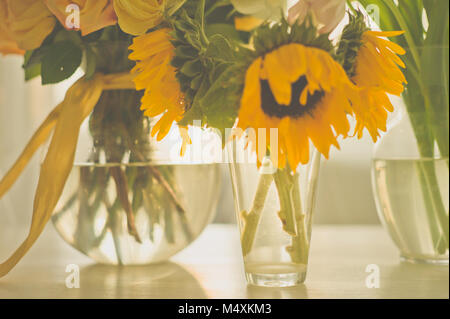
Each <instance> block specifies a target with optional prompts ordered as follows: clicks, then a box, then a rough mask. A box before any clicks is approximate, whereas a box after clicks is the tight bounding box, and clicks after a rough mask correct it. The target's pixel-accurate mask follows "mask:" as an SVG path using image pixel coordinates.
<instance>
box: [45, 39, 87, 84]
mask: <svg viewBox="0 0 450 319" xmlns="http://www.w3.org/2000/svg"><path fill="white" fill-rule="evenodd" d="M82 55H83V52H82V51H81V48H80V47H78V46H76V45H75V44H74V43H73V42H70V41H61V42H55V43H54V44H52V45H51V46H50V47H49V48H48V51H47V53H46V54H45V55H44V57H43V58H42V61H41V62H42V67H41V76H42V84H53V83H58V82H61V81H63V80H65V79H67V78H69V77H70V76H71V75H72V74H73V73H75V71H76V70H77V69H78V67H79V66H80V64H81V57H82Z"/></svg>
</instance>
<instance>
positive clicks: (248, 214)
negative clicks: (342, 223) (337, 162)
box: [228, 143, 320, 287]
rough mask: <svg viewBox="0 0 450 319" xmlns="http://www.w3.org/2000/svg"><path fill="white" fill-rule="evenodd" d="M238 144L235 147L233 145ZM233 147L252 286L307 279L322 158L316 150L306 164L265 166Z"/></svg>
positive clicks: (233, 172) (238, 209) (247, 271)
mask: <svg viewBox="0 0 450 319" xmlns="http://www.w3.org/2000/svg"><path fill="white" fill-rule="evenodd" d="M230 145H233V146H230ZM239 148H240V149H242V146H241V147H239V146H238V144H237V143H230V144H229V145H228V153H229V155H230V163H229V168H230V174H231V180H232V185H233V192H234V199H235V208H236V213H237V220H238V224H239V229H240V234H241V245H242V253H243V257H244V267H245V275H246V278H247V281H248V283H249V284H253V285H258V286H269V287H288V286H294V285H298V284H301V283H303V282H304V281H305V279H306V273H307V267H308V257H309V247H310V240H311V225H312V215H313V211H314V202H315V198H316V188H317V180H318V173H319V167H320V154H319V153H318V152H317V151H316V150H315V149H314V148H313V147H312V146H311V158H310V161H309V163H308V164H307V165H299V167H298V168H297V170H296V172H295V173H294V172H292V170H289V169H276V168H274V167H273V165H272V162H271V160H270V158H268V157H266V158H265V159H264V161H263V163H262V165H261V167H260V168H258V167H257V165H256V163H255V162H253V161H247V160H245V159H243V158H240V156H239V155H237V151H236V150H237V149H239Z"/></svg>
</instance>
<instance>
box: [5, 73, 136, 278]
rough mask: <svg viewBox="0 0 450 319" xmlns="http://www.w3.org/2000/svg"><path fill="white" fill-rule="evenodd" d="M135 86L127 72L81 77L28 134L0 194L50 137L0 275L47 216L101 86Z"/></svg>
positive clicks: (16, 259) (27, 246)
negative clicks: (23, 222)
mask: <svg viewBox="0 0 450 319" xmlns="http://www.w3.org/2000/svg"><path fill="white" fill-rule="evenodd" d="M118 89H135V86H134V83H133V82H132V78H131V76H130V74H129V73H123V74H122V73H121V74H110V75H102V74H96V75H95V76H94V77H93V78H92V79H90V80H87V79H85V78H81V79H80V80H78V81H77V82H76V83H75V84H74V85H73V86H72V87H71V88H70V89H69V90H68V91H67V93H66V96H65V98H64V101H63V102H62V103H61V104H59V105H58V106H57V107H56V108H55V109H54V110H53V111H52V112H51V113H50V115H49V116H48V117H47V118H46V120H45V121H44V123H42V125H41V126H40V127H39V129H38V130H37V131H36V133H35V134H34V135H33V137H32V138H31V140H30V142H29V143H28V145H27V146H26V148H25V150H24V151H23V152H22V154H21V155H20V157H19V159H18V160H17V161H16V163H15V164H14V165H13V167H12V168H11V169H10V170H9V171H8V173H7V174H6V175H5V177H4V178H3V179H2V180H1V182H0V198H1V197H2V196H3V195H4V194H5V193H6V192H7V191H8V190H9V189H10V188H11V186H12V185H13V184H14V182H15V181H16V180H17V178H18V177H19V176H20V174H21V173H22V171H23V169H24V168H25V167H26V165H27V164H28V162H29V161H30V159H31V158H32V156H33V154H34V153H35V152H36V151H37V149H38V148H39V147H40V146H41V145H42V144H43V143H44V142H45V141H46V140H47V139H48V137H49V136H50V134H51V133H52V132H53V137H52V140H51V143H50V147H49V149H48V152H47V155H46V157H45V159H44V162H43V163H42V166H41V172H40V176H39V182H38V186H37V189H36V194H35V197H34V205H33V218H32V222H31V227H30V231H29V233H28V236H27V238H26V239H25V241H24V242H23V243H22V245H20V247H19V248H18V249H17V250H16V251H15V252H14V254H13V255H12V256H11V257H10V258H9V259H8V260H6V261H5V262H4V263H2V264H0V277H3V276H5V275H6V274H8V273H9V272H10V271H11V269H12V268H14V266H15V265H17V263H18V262H19V261H20V260H21V259H22V257H23V256H24V255H25V254H26V253H27V252H28V250H29V249H30V248H31V246H33V244H34V243H35V242H36V240H37V239H38V237H39V236H40V235H41V233H42V231H43V230H44V227H45V225H46V224H47V222H48V221H49V220H50V218H51V216H52V214H53V210H54V209H55V206H56V204H57V203H58V200H59V198H60V196H61V193H62V191H63V188H64V185H65V183H66V181H67V178H68V176H69V173H70V171H71V169H72V166H73V161H74V157H75V149H76V146H77V142H78V134H79V131H80V126H81V124H82V123H83V121H84V120H85V119H86V117H87V116H88V115H89V114H90V113H91V112H92V110H93V109H94V107H95V105H96V104H97V102H98V100H99V99H100V96H101V94H102V92H103V90H118Z"/></svg>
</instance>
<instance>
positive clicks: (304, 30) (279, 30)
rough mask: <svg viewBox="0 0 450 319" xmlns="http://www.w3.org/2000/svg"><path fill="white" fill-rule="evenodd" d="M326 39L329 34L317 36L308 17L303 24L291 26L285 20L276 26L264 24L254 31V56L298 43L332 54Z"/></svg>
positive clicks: (329, 43)
mask: <svg viewBox="0 0 450 319" xmlns="http://www.w3.org/2000/svg"><path fill="white" fill-rule="evenodd" d="M328 37H329V34H321V35H317V29H316V27H314V25H313V23H312V18H311V17H310V16H309V17H307V19H306V21H305V22H304V23H302V24H297V23H296V24H294V25H292V26H291V25H289V23H288V22H287V20H286V19H282V20H281V21H280V22H279V23H276V24H269V23H266V24H263V25H262V26H260V27H259V28H257V29H256V30H255V31H254V34H253V45H254V47H255V56H261V55H264V54H266V53H268V52H270V51H273V50H275V49H276V48H278V47H280V46H283V45H286V44H289V43H300V44H303V45H305V46H310V47H314V48H319V49H322V50H324V51H327V52H329V53H330V54H333V53H334V46H333V44H332V43H331V41H330V40H329V39H328Z"/></svg>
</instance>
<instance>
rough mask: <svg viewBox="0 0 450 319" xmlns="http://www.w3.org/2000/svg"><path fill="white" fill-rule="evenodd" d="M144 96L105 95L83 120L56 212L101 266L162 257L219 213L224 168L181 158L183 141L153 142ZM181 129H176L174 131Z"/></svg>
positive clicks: (61, 226) (67, 236)
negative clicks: (144, 112)
mask: <svg viewBox="0 0 450 319" xmlns="http://www.w3.org/2000/svg"><path fill="white" fill-rule="evenodd" d="M140 97H141V96H140V93H139V92H135V91H124V90H122V91H106V92H104V93H103V95H102V97H101V99H100V101H99V103H98V104H97V106H96V107H95V109H94V112H93V113H92V114H91V115H90V117H89V118H88V119H87V120H86V121H85V123H83V126H82V128H81V133H80V138H79V143H78V147H77V152H76V159H75V164H74V166H73V169H72V172H71V174H70V176H69V179H68V181H67V183H66V185H65V189H64V191H63V194H62V196H61V198H60V201H59V203H58V205H57V208H56V210H55V212H54V214H53V216H52V221H53V225H54V226H55V228H56V230H57V231H58V233H59V234H60V235H61V236H62V238H64V240H65V241H67V242H68V243H69V244H70V245H72V246H73V247H74V248H76V249H77V250H79V251H80V252H82V253H84V254H86V255H87V256H89V257H90V258H92V259H93V260H94V261H96V262H98V263H103V264H113V265H140V264H150V263H156V262H161V261H165V260H167V259H169V258H170V257H171V256H173V255H174V254H176V253H177V252H179V251H180V250H182V249H183V248H185V247H187V246H188V245H189V244H190V243H191V242H192V241H194V240H195V239H196V238H197V237H198V236H199V235H200V233H201V232H202V231H203V230H204V228H205V227H206V226H207V225H208V224H209V223H210V222H211V221H212V219H213V217H214V215H215V211H216V207H217V203H218V199H219V194H220V189H219V187H218V185H220V183H218V180H219V179H220V177H221V174H220V167H219V166H218V164H215V163H206V164H205V163H201V164H195V163H189V162H186V161H183V160H182V158H181V157H179V153H180V148H181V138H178V139H176V140H174V139H173V138H169V137H167V138H166V139H165V140H163V141H161V142H157V141H156V140H155V139H152V138H151V137H150V128H151V123H150V120H149V119H148V118H146V117H144V116H143V115H142V112H141V111H140V110H139V99H140ZM177 131H178V129H177V128H176V127H173V128H172V130H171V133H169V135H174V134H175V135H176V133H177ZM172 133H174V134H172ZM177 136H178V137H179V134H178V135H177Z"/></svg>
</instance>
